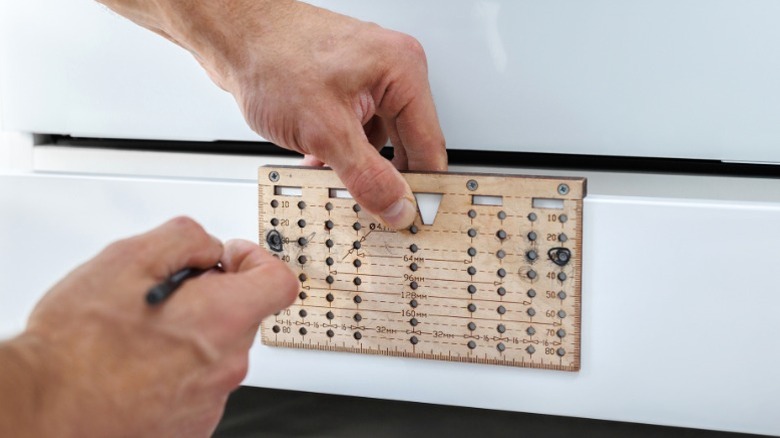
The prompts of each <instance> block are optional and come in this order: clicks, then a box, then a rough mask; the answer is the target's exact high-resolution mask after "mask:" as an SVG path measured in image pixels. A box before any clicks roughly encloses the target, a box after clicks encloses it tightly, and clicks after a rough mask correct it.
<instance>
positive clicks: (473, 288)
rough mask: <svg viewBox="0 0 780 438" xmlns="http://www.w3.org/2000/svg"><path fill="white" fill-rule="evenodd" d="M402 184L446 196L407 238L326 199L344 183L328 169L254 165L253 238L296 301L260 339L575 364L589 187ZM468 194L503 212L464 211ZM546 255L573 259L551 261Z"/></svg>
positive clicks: (428, 176) (551, 182) (502, 361)
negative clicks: (288, 276) (291, 277)
mask: <svg viewBox="0 0 780 438" xmlns="http://www.w3.org/2000/svg"><path fill="white" fill-rule="evenodd" d="M405 177H406V179H407V181H408V182H409V184H410V186H411V187H412V190H413V191H414V192H415V193H441V194H443V197H442V199H441V204H440V205H439V209H438V214H437V215H436V219H435V222H434V223H433V224H432V225H423V224H422V223H421V218H420V217H419V215H418V218H417V220H416V223H415V228H416V230H402V231H396V230H392V229H389V228H387V227H385V226H384V225H382V224H381V223H380V222H379V221H377V220H376V219H374V218H373V217H371V216H370V215H369V214H367V213H366V212H365V211H363V210H362V209H360V207H359V206H356V204H355V202H354V200H353V199H349V198H337V197H332V196H334V192H333V190H334V189H343V184H342V183H341V182H340V181H339V179H338V178H337V177H336V175H335V174H334V173H333V172H332V171H331V170H328V169H307V168H297V167H261V168H260V169H259V176H258V181H259V230H260V236H259V238H260V243H261V244H262V245H265V247H266V248H267V249H269V250H270V251H272V252H273V253H274V254H276V255H278V256H279V257H280V258H282V259H283V260H285V261H286V262H288V264H289V265H290V267H291V268H292V269H293V271H295V272H296V274H298V275H299V278H300V279H301V294H300V295H299V298H298V299H297V300H296V302H295V303H294V304H293V305H292V306H290V307H289V308H288V309H286V310H284V311H282V312H280V313H279V314H277V315H274V316H271V317H269V318H267V319H266V320H265V321H263V323H262V340H263V343H264V344H266V345H275V346H281V347H293V348H308V349H319V350H336V351H347V352H355V353H365V354H384V355H393V356H403V357H417V358H425V359H442V360H452V361H461V362H476V363H485V364H497V365H510V366H522V367H534V368H545V369H555V370H566V371H577V370H579V366H580V303H581V295H580V291H581V284H580V283H581V272H582V259H581V254H582V252H581V238H582V198H583V197H584V195H585V180H584V179H581V178H541V177H518V176H513V175H492V174H491V175H488V174H451V173H444V174H435V173H406V174H405ZM469 181H474V182H476V185H471V186H469ZM562 185H565V187H563V188H561V186H562ZM475 186H476V187H475ZM281 187H288V188H289V187H294V188H300V196H288V195H283V194H281V193H282V192H283V190H282V189H281ZM472 189H473V190H472ZM284 191H287V189H284ZM474 195H479V196H501V200H502V201H501V202H502V205H500V206H496V205H472V201H473V198H472V197H473V196H474ZM534 198H543V199H547V200H550V199H552V200H562V201H563V203H562V209H557V208H556V209H548V208H538V207H534V206H533V199H534ZM534 217H535V220H531V219H530V218H534ZM413 231H416V233H415V232H413ZM470 233H471V234H472V235H473V237H472V236H470ZM504 233H505V234H504ZM530 233H534V234H535V235H536V239H535V240H531V239H530V238H529V234H530ZM274 236H279V238H280V242H278V243H280V245H275V244H274V243H275V242H274V238H275V237H274ZM301 239H305V241H304V240H301ZM560 248H565V250H562V249H560ZM550 250H553V252H554V254H553V255H556V254H557V255H559V256H560V255H561V254H564V253H565V252H566V251H568V252H569V253H570V260H569V261H568V263H565V264H563V263H562V260H560V257H559V259H558V261H559V262H560V263H561V265H559V264H556V263H554V262H553V261H552V260H551V257H550V256H549V255H548V252H549V251H550ZM529 251H533V252H535V254H536V255H537V257H536V259H534V260H532V258H533V254H531V258H529ZM470 252H471V254H473V255H470ZM329 259H330V260H329ZM329 263H331V264H329Z"/></svg>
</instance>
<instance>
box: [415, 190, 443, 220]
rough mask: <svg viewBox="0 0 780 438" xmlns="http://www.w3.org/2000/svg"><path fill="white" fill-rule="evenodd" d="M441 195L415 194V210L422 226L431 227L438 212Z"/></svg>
mask: <svg viewBox="0 0 780 438" xmlns="http://www.w3.org/2000/svg"><path fill="white" fill-rule="evenodd" d="M442 196H443V193H415V194H414V197H415V199H417V209H418V210H419V211H420V218H421V219H422V223H423V225H433V222H434V221H435V220H436V213H438V212H439V204H441V198H442Z"/></svg>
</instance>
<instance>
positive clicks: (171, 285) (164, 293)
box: [146, 265, 222, 306]
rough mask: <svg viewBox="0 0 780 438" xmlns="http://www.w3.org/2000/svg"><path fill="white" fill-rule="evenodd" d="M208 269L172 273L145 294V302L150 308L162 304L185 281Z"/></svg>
mask: <svg viewBox="0 0 780 438" xmlns="http://www.w3.org/2000/svg"><path fill="white" fill-rule="evenodd" d="M210 269H220V270H221V269H222V267H221V266H220V265H217V266H215V267H213V268H210ZM210 269H200V268H184V269H182V270H181V271H178V272H176V273H174V274H173V275H171V276H170V277H168V278H167V279H166V280H165V281H163V282H162V283H160V284H158V285H156V286H154V287H152V288H151V289H149V292H147V293H146V302H147V303H149V305H150V306H154V305H156V304H159V303H162V302H163V301H165V300H166V299H167V298H168V297H170V296H171V295H173V293H174V292H176V290H177V289H178V288H180V287H181V285H182V284H184V282H185V281H187V280H189V279H190V278H194V277H197V276H199V275H201V274H203V273H204V272H206V271H209V270H210Z"/></svg>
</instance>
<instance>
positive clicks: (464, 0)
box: [0, 0, 780, 162]
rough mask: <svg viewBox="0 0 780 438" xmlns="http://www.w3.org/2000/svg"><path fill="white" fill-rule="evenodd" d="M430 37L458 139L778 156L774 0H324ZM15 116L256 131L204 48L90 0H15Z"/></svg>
mask: <svg viewBox="0 0 780 438" xmlns="http://www.w3.org/2000/svg"><path fill="white" fill-rule="evenodd" d="M313 3H316V4H320V5H323V6H326V7H329V8H332V9H334V10H336V11H340V12H344V13H346V14H350V15H354V16H357V17H360V18H362V19H366V20H371V21H374V22H377V23H379V24H381V25H383V26H386V27H389V28H394V29H398V30H401V31H404V32H407V33H410V34H412V35H414V36H415V37H417V38H418V39H419V40H420V41H421V42H422V43H423V45H424V46H425V48H426V52H427V54H428V57H429V61H430V62H429V65H430V77H431V83H432V87H433V92H434V95H435V98H436V101H437V104H438V110H439V113H440V116H441V122H442V124H443V128H444V132H445V134H446V136H447V139H448V144H449V146H450V147H451V148H456V149H484V150H502V151H508V150H514V151H535V152H556V153H575V154H598V155H627V156H661V157H681V158H703V159H723V160H735V161H765V162H780V147H778V146H780V124H779V123H777V114H778V113H780V81H778V80H777V78H778V77H780V56H778V50H780V49H778V47H780V26H777V17H778V16H780V3H779V2H776V1H772V0H751V1H740V0H682V1H678V0H654V1H651V0H644V1H623V0H588V1H579V0H551V1H532V0H521V1H516V0H495V1H473V0H456V1H447V2H445V1H437V0H425V1H417V0H396V1H388V0H383V1H371V2H366V1H359V0H322V1H315V2H313ZM0 65H2V68H0V94H3V96H4V102H3V110H2V112H3V118H4V119H5V124H6V128H7V129H11V130H18V131H32V132H43V133H61V134H73V135H80V136H94V137H108V138H112V137H113V138H122V137H124V138H151V139H198V140H214V139H223V140H258V139H259V137H257V136H256V135H255V134H253V133H252V132H251V131H250V130H249V129H248V128H247V127H246V126H245V124H244V122H243V119H242V117H241V115H240V113H239V111H238V110H237V109H236V106H235V104H234V103H233V101H232V98H231V97H230V96H229V95H227V94H226V93H224V92H222V91H220V90H218V89H217V88H216V87H215V86H213V85H212V84H211V83H210V81H209V79H208V78H207V77H206V75H205V74H204V73H203V72H202V71H201V70H200V67H199V66H198V65H197V63H196V62H195V61H194V60H193V59H191V57H190V55H189V54H188V53H186V52H185V51H184V50H181V49H179V48H177V47H175V46H174V45H172V44H170V43H169V42H167V41H165V40H163V39H162V38H159V37H158V36H156V35H153V34H152V33H151V32H148V31H145V30H143V29H140V28H137V27H135V26H134V25H133V24H131V23H129V22H128V21H126V20H124V19H121V18H119V17H117V16H115V15H113V14H111V13H109V12H107V11H106V10H105V9H104V8H102V7H101V6H100V5H98V4H96V3H94V2H91V1H81V0H25V1H4V2H2V3H0Z"/></svg>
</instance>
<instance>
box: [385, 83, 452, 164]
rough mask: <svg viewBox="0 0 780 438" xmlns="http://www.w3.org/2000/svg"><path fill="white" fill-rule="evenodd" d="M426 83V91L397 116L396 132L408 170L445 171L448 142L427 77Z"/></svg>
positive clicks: (418, 95) (411, 101)
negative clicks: (440, 123) (442, 129)
mask: <svg viewBox="0 0 780 438" xmlns="http://www.w3.org/2000/svg"><path fill="white" fill-rule="evenodd" d="M423 81H424V84H425V86H424V87H423V88H424V89H423V90H422V91H421V92H420V93H419V94H417V95H416V96H415V97H414V98H412V100H410V101H409V102H408V103H407V104H406V105H405V106H404V107H403V108H402V109H401V110H400V112H398V114H397V115H396V117H395V129H396V132H397V134H398V137H399V139H400V141H401V146H402V147H403V149H404V152H406V158H407V162H408V166H409V170H429V171H439V172H443V171H446V170H447V149H446V142H445V140H444V134H443V133H442V131H441V126H440V125H439V118H438V116H437V115H436V107H435V105H434V103H433V96H432V95H431V91H430V88H429V87H428V82H427V78H426V79H423Z"/></svg>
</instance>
